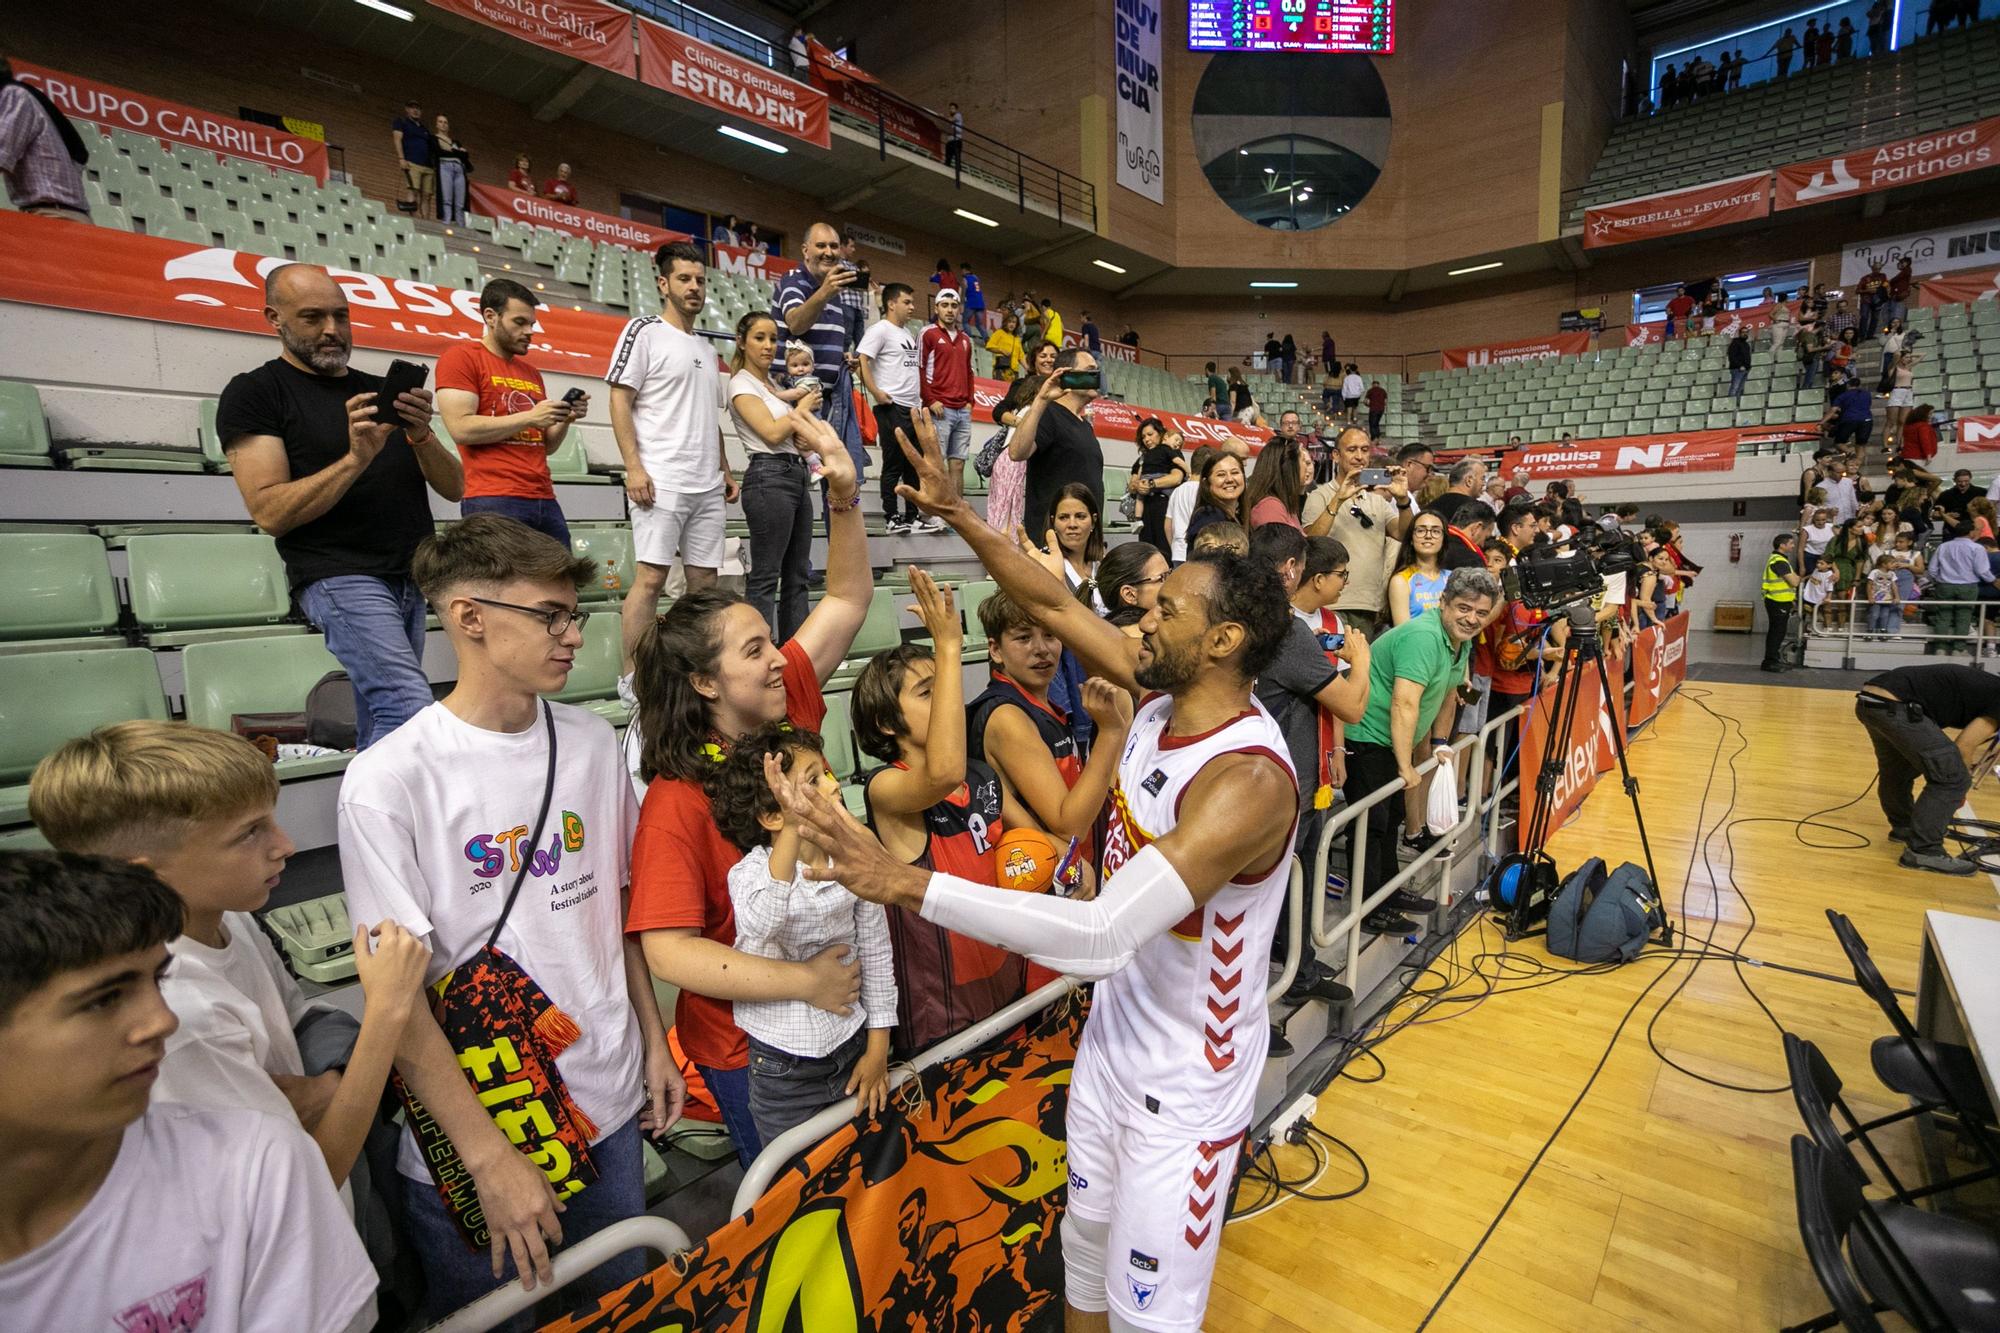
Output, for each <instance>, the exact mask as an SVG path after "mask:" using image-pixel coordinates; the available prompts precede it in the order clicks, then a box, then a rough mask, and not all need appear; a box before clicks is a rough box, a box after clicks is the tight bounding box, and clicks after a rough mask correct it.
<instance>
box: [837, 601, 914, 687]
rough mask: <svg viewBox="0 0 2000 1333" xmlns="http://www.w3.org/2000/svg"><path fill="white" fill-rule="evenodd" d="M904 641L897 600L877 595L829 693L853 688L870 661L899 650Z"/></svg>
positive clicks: (869, 604)
mask: <svg viewBox="0 0 2000 1333" xmlns="http://www.w3.org/2000/svg"><path fill="white" fill-rule="evenodd" d="M902 641H903V620H902V615H901V612H899V611H898V610H897V608H896V599H895V598H894V597H884V596H882V595H881V594H880V593H879V592H878V593H877V594H876V596H875V597H873V598H872V599H870V601H869V603H868V618H867V619H866V620H864V621H862V622H861V629H860V631H859V632H858V633H857V634H855V636H854V643H853V646H851V647H850V648H849V649H848V650H847V658H846V660H845V661H843V662H842V663H841V664H840V666H839V667H838V668H836V669H835V671H834V673H833V677H832V679H830V680H828V681H827V683H826V690H827V692H829V693H830V692H832V691H834V690H846V689H852V688H853V687H854V678H855V677H856V676H858V675H860V674H861V668H863V667H864V666H867V665H868V659H869V658H871V657H873V656H874V655H875V654H877V653H879V652H884V651H886V650H888V649H890V648H894V647H896V646H897V645H898V644H900V643H902Z"/></svg>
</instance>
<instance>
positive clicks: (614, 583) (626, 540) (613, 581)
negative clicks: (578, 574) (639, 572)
mask: <svg viewBox="0 0 2000 1333" xmlns="http://www.w3.org/2000/svg"><path fill="white" fill-rule="evenodd" d="M569 544H570V549H571V550H573V551H575V552H576V553H577V554H578V555H580V556H582V557H583V558H584V559H586V560H595V561H596V562H597V577H596V578H595V579H594V580H592V581H591V583H590V586H588V587H586V588H584V589H582V590H581V591H580V592H579V593H578V599H579V600H580V601H585V602H604V601H614V602H615V601H622V600H623V599H624V596H625V590H626V589H627V588H629V587H631V586H632V571H633V567H634V566H633V559H634V557H633V555H632V529H631V528H630V527H628V526H626V525H625V524H623V523H619V524H603V525H596V524H592V525H588V526H586V525H582V524H572V525H570V530H569ZM602 614H605V615H611V614H614V613H612V612H608V611H607V612H603V613H602Z"/></svg>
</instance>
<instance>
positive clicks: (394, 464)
mask: <svg viewBox="0 0 2000 1333" xmlns="http://www.w3.org/2000/svg"><path fill="white" fill-rule="evenodd" d="M264 317H265V318H266V319H268V320H270V322H271V327H272V329H273V330H275V331H276V333H277V335H278V341H279V343H280V345H281V346H282V348H283V354H282V355H281V356H279V357H278V358H277V359H276V360H275V361H267V362H265V363H264V364H263V365H261V366H259V367H257V368H256V369H255V370H248V371H245V372H244V373H242V374H241V375H238V376H237V377H236V378H234V379H232V380H231V381H230V382H229V387H228V388H226V389H224V390H223V391H222V400H221V402H220V403H219V404H218V406H217V408H216V433H217V434H218V435H220V436H221V438H222V447H223V448H224V449H225V450H227V451H228V454H229V461H230V464H231V468H232V470H233V471H234V473H235V476H236V486H237V489H239V490H240V491H242V492H243V503H244V505H245V507H247V508H248V509H249V511H250V517H251V518H252V519H254V520H255V521H256V524H257V526H258V527H260V528H262V529H263V530H264V531H265V532H268V533H270V534H271V535H272V536H273V537H275V538H277V540H278V554H279V555H281V556H283V557H284V561H285V573H286V576H287V578H288V579H289V581H290V583H291V588H292V597H293V599H294V600H295V601H296V602H297V603H298V605H299V607H300V609H301V610H303V611H304V612H305V614H306V617H307V619H309V620H311V621H312V622H313V624H315V625H317V626H318V627H319V628H320V630H321V631H322V632H323V633H324V634H325V635H326V646H327V648H328V649H330V650H331V651H332V653H333V655H334V656H335V657H336V658H338V659H339V660H340V665H341V666H342V667H343V668H344V669H345V670H346V671H347V674H348V675H349V676H350V677H352V678H353V681H354V703H355V709H354V712H355V724H356V738H357V742H358V745H359V748H361V749H366V748H367V747H368V746H369V745H371V744H372V743H374V742H375V741H378V740H380V739H381V738H382V737H384V736H386V735H388V734H389V733H390V732H391V731H393V730H395V729H396V728H397V727H398V726H400V725H402V723H404V722H405V721H407V720H408V719H409V718H411V717H412V716H414V715H415V714H416V713H417V712H418V711H419V710H420V709H422V708H424V707H426V706H428V705H429V703H430V702H431V688H430V682H429V681H428V679H427V678H426V677H425V675H424V668H423V651H424V599H423V597H422V595H421V594H419V593H418V591H417V585H416V584H415V583H414V582H412V581H411V579H410V557H411V555H412V554H414V553H415V551H416V549H417V543H419V542H421V541H422V540H423V539H424V538H426V537H428V536H429V535H430V534H431V510H430V502H429V499H428V498H427V497H426V495H425V493H424V492H425V487H426V485H428V486H429V488H430V489H431V490H434V491H436V492H437V493H438V494H439V495H441V496H443V497H444V498H445V499H446V500H449V501H452V502H453V503H456V502H457V501H458V500H459V499H460V497H461V496H462V495H463V493H464V490H465V475H464V472H463V471H462V470H461V468H460V467H459V462H458V458H457V456H456V455H455V454H453V453H452V452H451V450H450V449H448V448H446V447H445V446H444V445H443V444H442V443H441V442H440V441H439V440H438V438H437V436H436V435H434V434H433V433H432V432H431V425H430V422H431V394H430V390H428V389H414V390H411V391H410V392H407V393H404V394H402V395H400V396H399V397H398V398H397V399H396V408H397V411H398V413H399V414H400V415H401V418H402V420H401V422H400V423H398V422H389V421H377V420H376V419H375V396H376V394H377V393H378V392H379V391H380V390H381V387H382V381H381V379H380V378H379V377H378V376H375V375H370V374H368V373H367V372H365V371H360V370H354V369H351V368H349V366H348V364H347V362H348V358H349V356H350V355H351V354H352V353H353V350H354V343H353V338H352V335H351V334H350V332H349V330H348V314H347V296H346V293H344V292H343V291H342V290H341V289H340V285H339V284H338V283H336V282H335V281H334V280H333V279H332V278H331V277H329V276H327V273H326V270H324V269H321V268H316V267H314V266H312V265H309V264H286V265H283V266H281V267H278V268H275V269H272V270H271V272H270V275H269V276H268V277H266V278H265V280H264ZM301 703H303V700H302V701H301Z"/></svg>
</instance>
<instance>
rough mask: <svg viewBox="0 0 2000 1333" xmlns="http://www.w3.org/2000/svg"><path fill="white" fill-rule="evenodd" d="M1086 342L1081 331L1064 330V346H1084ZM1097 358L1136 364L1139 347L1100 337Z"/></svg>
mask: <svg viewBox="0 0 2000 1333" xmlns="http://www.w3.org/2000/svg"><path fill="white" fill-rule="evenodd" d="M1085 342H1086V340H1085V338H1084V336H1083V335H1082V334H1081V333H1077V332H1075V331H1074V330H1071V329H1064V330H1063V338H1062V345H1063V346H1064V347H1082V346H1084V345H1085ZM1097 358H1098V360H1100V361H1125V362H1129V363H1130V364H1132V365H1135V366H1136V365H1138V364H1139V349H1138V347H1137V346H1136V345H1134V344H1132V343H1118V342H1113V341H1111V339H1109V338H1099V339H1098V340H1097Z"/></svg>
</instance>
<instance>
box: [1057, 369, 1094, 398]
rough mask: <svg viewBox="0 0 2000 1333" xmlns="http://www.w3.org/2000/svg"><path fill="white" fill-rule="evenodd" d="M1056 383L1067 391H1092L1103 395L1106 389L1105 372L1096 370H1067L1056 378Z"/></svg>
mask: <svg viewBox="0 0 2000 1333" xmlns="http://www.w3.org/2000/svg"><path fill="white" fill-rule="evenodd" d="M1056 382H1057V383H1059V384H1061V385H1062V386H1063V388H1065V389H1090V390H1092V391H1093V392H1100V393H1101V392H1102V391H1103V389H1104V372H1103V371H1102V370H1101V369H1096V368H1093V369H1090V370H1065V371H1064V372H1062V374H1060V375H1058V376H1056Z"/></svg>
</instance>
